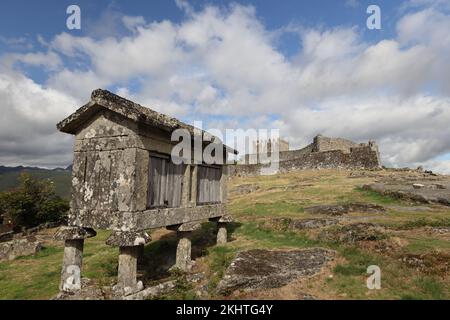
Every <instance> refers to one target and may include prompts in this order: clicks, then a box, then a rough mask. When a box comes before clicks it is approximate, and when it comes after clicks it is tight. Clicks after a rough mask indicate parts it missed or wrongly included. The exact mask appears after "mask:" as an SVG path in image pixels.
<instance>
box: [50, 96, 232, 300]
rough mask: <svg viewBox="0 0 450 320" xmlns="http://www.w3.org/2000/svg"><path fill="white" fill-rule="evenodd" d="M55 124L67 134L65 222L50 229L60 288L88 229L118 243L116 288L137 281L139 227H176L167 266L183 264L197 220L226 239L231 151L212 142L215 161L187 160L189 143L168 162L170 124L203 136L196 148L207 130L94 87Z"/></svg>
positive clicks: (70, 282) (128, 288) (66, 286)
mask: <svg viewBox="0 0 450 320" xmlns="http://www.w3.org/2000/svg"><path fill="white" fill-rule="evenodd" d="M57 128H58V129H59V130H60V131H62V132H65V133H70V134H73V135H74V136H75V147H74V159H73V169H72V199H71V209H70V213H69V222H68V226H67V227H63V228H61V229H60V230H59V231H58V232H57V234H56V238H57V239H60V240H64V241H65V250H64V261H63V270H62V275H61V285H60V288H61V290H65V291H70V290H76V289H78V287H77V285H74V275H75V273H76V271H77V270H78V271H80V272H81V266H82V255H83V243H84V239H86V238H88V237H92V236H95V234H96V233H95V231H94V230H95V229H107V230H112V234H111V236H110V237H109V238H108V239H107V241H106V243H107V244H108V245H111V246H116V247H119V266H118V283H117V288H118V289H120V290H122V292H124V293H130V292H134V291H137V290H139V288H140V287H142V283H141V282H139V283H138V282H137V279H136V269H137V260H138V257H139V255H140V252H141V250H142V249H143V245H144V244H145V243H147V242H149V241H150V240H151V239H150V236H149V235H147V234H146V233H145V230H148V229H153V228H159V227H166V228H168V229H170V230H175V231H177V234H178V239H179V241H178V247H177V252H176V265H175V266H176V267H178V268H179V269H182V270H188V269H189V268H190V266H191V240H190V235H191V232H192V231H194V230H195V229H196V228H198V227H199V225H200V224H199V222H200V221H202V220H206V219H209V220H210V221H215V222H217V225H218V233H217V242H218V243H219V244H223V243H225V242H226V241H227V229H226V223H227V222H230V221H231V218H230V217H229V216H227V215H226V212H225V206H224V204H225V202H226V198H227V189H226V180H227V166H226V165H223V164H226V163H227V162H226V160H227V154H228V153H229V152H233V153H237V152H236V151H235V150H234V149H231V148H229V147H227V146H225V145H224V144H223V143H222V142H220V144H219V150H221V151H222V150H223V151H224V152H223V158H224V159H223V162H222V164H220V163H218V164H212V165H207V164H206V163H205V162H196V164H193V163H194V161H189V160H192V158H193V157H194V154H195V152H196V151H195V150H194V148H192V152H191V154H192V156H191V159H183V162H182V163H181V164H176V162H175V161H172V158H171V151H172V148H173V147H174V145H176V144H177V143H178V141H171V134H172V132H173V131H174V130H176V129H185V130H187V132H189V133H190V134H191V137H192V139H202V138H205V139H202V140H200V141H202V142H200V149H201V151H203V150H204V148H205V147H207V146H208V145H209V144H210V143H211V142H205V140H206V141H208V140H209V141H211V135H209V134H208V133H206V132H204V131H202V130H200V129H197V128H194V127H192V126H190V125H187V124H184V123H182V122H180V121H178V120H177V119H174V118H171V117H168V116H166V115H164V114H161V113H158V112H156V111H153V110H150V109H148V108H145V107H142V106H140V105H138V104H136V103H133V102H132V101H129V100H126V99H124V98H122V97H119V96H117V95H115V94H112V93H110V92H108V91H105V90H100V89H99V90H95V91H94V92H93V93H92V96H91V101H90V102H89V103H87V104H86V105H84V106H83V107H81V108H80V109H78V110H77V111H76V112H75V113H73V114H72V115H70V116H69V117H68V118H66V119H64V120H63V121H61V122H60V123H59V124H58V125H57ZM207 135H209V137H208V138H207V139H206V136H207ZM215 141H216V143H217V141H218V140H215ZM192 145H195V143H192ZM181 158H183V155H181ZM74 266H75V267H74ZM77 268H79V269H77ZM74 270H75V271H74ZM78 274H80V273H78ZM75 276H76V275H75ZM78 278H79V277H78Z"/></svg>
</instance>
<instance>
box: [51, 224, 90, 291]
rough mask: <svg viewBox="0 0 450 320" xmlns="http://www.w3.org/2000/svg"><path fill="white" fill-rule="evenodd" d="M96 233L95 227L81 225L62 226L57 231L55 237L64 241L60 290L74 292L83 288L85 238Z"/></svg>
mask: <svg viewBox="0 0 450 320" xmlns="http://www.w3.org/2000/svg"><path fill="white" fill-rule="evenodd" d="M96 234H97V233H96V232H95V231H94V230H93V229H90V228H80V227H61V228H59V229H58V231H57V232H56V234H55V239H56V240H63V241H64V257H63V265H62V270H61V282H60V284H59V290H61V291H66V292H74V291H77V290H80V289H81V269H82V265H83V247H84V239H86V238H90V237H94V236H95V235H96Z"/></svg>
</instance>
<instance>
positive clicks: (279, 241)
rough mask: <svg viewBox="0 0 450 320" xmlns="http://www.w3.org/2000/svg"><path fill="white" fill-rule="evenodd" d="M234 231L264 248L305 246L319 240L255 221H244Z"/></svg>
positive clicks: (315, 243)
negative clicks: (263, 225) (262, 225)
mask: <svg viewBox="0 0 450 320" xmlns="http://www.w3.org/2000/svg"><path fill="white" fill-rule="evenodd" d="M236 233H237V234H239V235H242V236H244V237H245V238H247V239H250V240H253V241H257V242H258V245H259V246H262V247H265V248H280V247H294V248H306V247H310V246H314V245H319V244H320V242H319V241H316V240H311V239H310V238H308V237H307V236H306V235H303V234H301V233H295V232H276V231H272V230H269V229H264V228H260V227H259V226H258V225H257V224H256V223H246V224H244V225H242V226H241V227H240V228H238V229H237V230H236Z"/></svg>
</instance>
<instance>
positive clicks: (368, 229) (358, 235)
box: [318, 222, 387, 243]
mask: <svg viewBox="0 0 450 320" xmlns="http://www.w3.org/2000/svg"><path fill="white" fill-rule="evenodd" d="M318 237H319V239H321V240H326V241H334V242H340V243H355V242H359V241H378V240H382V239H385V238H386V237H387V233H386V230H385V229H384V228H382V227H380V226H377V225H375V224H373V223H364V222H360V223H353V224H348V225H345V226H342V227H338V228H334V229H327V230H324V231H322V232H321V233H320V234H319V236H318Z"/></svg>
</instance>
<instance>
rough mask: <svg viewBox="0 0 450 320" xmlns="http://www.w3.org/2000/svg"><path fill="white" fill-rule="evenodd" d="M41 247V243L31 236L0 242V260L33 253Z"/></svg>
mask: <svg viewBox="0 0 450 320" xmlns="http://www.w3.org/2000/svg"><path fill="white" fill-rule="evenodd" d="M41 249H42V245H41V243H40V242H39V241H37V240H36V238H35V237H33V236H30V237H24V238H19V239H13V240H11V241H6V242H1V243H0V261H9V260H14V259H15V258H17V257H20V256H29V255H33V254H36V253H37V252H38V251H40V250H41Z"/></svg>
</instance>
